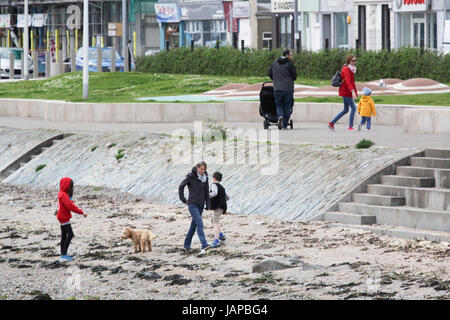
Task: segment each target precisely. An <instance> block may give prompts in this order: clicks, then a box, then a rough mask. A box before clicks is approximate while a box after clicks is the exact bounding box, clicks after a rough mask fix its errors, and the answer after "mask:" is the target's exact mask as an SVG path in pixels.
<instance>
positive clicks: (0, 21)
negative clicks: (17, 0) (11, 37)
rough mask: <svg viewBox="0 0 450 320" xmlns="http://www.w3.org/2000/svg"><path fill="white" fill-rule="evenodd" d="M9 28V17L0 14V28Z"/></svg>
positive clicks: (8, 15)
mask: <svg viewBox="0 0 450 320" xmlns="http://www.w3.org/2000/svg"><path fill="white" fill-rule="evenodd" d="M10 26H11V15H10V14H0V28H9V27H10Z"/></svg>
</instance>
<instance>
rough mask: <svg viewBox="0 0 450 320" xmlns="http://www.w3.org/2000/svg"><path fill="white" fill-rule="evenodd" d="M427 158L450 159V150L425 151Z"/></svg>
mask: <svg viewBox="0 0 450 320" xmlns="http://www.w3.org/2000/svg"><path fill="white" fill-rule="evenodd" d="M425 157H427V158H446V159H450V149H425Z"/></svg>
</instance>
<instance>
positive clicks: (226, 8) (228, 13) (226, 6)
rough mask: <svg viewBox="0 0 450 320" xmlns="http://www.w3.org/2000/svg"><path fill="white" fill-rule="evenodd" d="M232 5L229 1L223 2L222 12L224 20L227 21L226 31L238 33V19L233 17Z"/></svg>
mask: <svg viewBox="0 0 450 320" xmlns="http://www.w3.org/2000/svg"><path fill="white" fill-rule="evenodd" d="M233 3H234V2H231V1H224V2H223V12H224V15H225V19H226V20H227V30H229V31H230V30H231V32H238V31H239V23H238V19H236V18H235V17H233Z"/></svg>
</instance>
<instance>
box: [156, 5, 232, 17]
mask: <svg viewBox="0 0 450 320" xmlns="http://www.w3.org/2000/svg"><path fill="white" fill-rule="evenodd" d="M155 6H156V4H155ZM180 7H181V20H221V19H225V15H224V12H223V4H222V2H205V3H201V4H199V3H195V4H190V3H188V2H183V3H182V4H180Z"/></svg>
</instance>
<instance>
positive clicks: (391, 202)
mask: <svg viewBox="0 0 450 320" xmlns="http://www.w3.org/2000/svg"><path fill="white" fill-rule="evenodd" d="M352 198H353V202H357V203H363V204H374V205H379V206H404V205H405V198H404V197H399V196H385V195H377V194H369V193H354V194H353V195H352Z"/></svg>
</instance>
